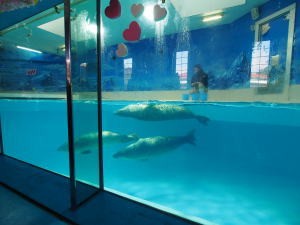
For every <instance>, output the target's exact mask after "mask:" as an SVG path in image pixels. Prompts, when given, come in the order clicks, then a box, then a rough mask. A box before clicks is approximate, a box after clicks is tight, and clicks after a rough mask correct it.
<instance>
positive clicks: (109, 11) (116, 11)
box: [105, 0, 121, 19]
mask: <svg viewBox="0 0 300 225" xmlns="http://www.w3.org/2000/svg"><path fill="white" fill-rule="evenodd" d="M105 15H106V16H107V17H108V18H110V19H115V18H118V17H119V16H120V15H121V4H120V2H119V0H110V2H109V6H107V7H106V8H105Z"/></svg>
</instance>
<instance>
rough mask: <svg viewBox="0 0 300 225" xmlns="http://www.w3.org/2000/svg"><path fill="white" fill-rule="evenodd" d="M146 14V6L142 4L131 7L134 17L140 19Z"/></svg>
mask: <svg viewBox="0 0 300 225" xmlns="http://www.w3.org/2000/svg"><path fill="white" fill-rule="evenodd" d="M143 12H144V6H143V5H142V4H133V5H132V6H131V13H132V15H133V16H134V17H139V16H140V15H142V14H143Z"/></svg>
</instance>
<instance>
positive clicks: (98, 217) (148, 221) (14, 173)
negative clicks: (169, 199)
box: [0, 155, 199, 225]
mask: <svg viewBox="0 0 300 225" xmlns="http://www.w3.org/2000/svg"><path fill="white" fill-rule="evenodd" d="M0 171H1V172H0V184H5V185H4V186H3V185H2V186H1V188H0V224H3V225H4V224H5V225H18V224H22V225H27V224H28V225H29V224H30V225H35V224H37V225H40V224H43V225H62V224H80V225H196V224H198V223H196V222H193V221H190V220H186V219H184V218H181V217H178V216H175V215H172V214H169V213H165V212H163V211H160V210H157V209H155V208H152V207H149V206H146V205H143V204H140V203H137V202H134V201H132V200H128V199H126V198H123V197H120V196H118V195H115V194H112V193H110V192H107V191H101V192H95V188H94V187H91V186H88V185H84V184H78V185H77V188H78V189H79V192H78V193H77V194H78V199H79V200H80V199H81V200H82V199H84V198H86V197H88V196H93V197H92V198H90V199H89V200H88V201H86V202H84V203H83V204H82V205H81V206H80V207H78V208H77V209H76V210H71V209H70V207H69V205H70V204H69V203H70V202H69V197H70V192H69V191H70V189H69V179H68V178H66V177H63V176H60V175H58V174H54V173H51V172H48V171H46V170H43V169H40V168H37V167H34V166H32V165H29V164H26V163H24V162H21V161H18V160H15V159H13V158H10V157H7V156H4V155H0ZM6 187H9V188H10V189H7V188H6ZM12 190H14V191H12ZM16 193H18V194H21V195H23V196H26V199H24V198H23V197H20V196H19V195H18V194H16ZM29 200H30V201H29ZM35 203H38V204H40V205H42V206H43V209H42V208H41V207H38V206H37V205H35ZM56 216H57V217H56ZM59 218H60V219H61V220H63V221H67V223H66V222H62V221H61V220H60V219H59ZM198 225H199V224H198Z"/></svg>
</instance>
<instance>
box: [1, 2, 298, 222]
mask: <svg viewBox="0 0 300 225" xmlns="http://www.w3.org/2000/svg"><path fill="white" fill-rule="evenodd" d="M71 3H72V4H71V16H70V26H71V75H72V76H71V83H72V95H71V97H72V104H71V106H72V108H73V111H72V112H73V118H71V117H69V118H68V119H69V120H71V119H73V124H72V125H73V130H72V132H73V133H74V150H75V178H76V181H77V184H78V183H82V182H84V183H88V184H92V185H93V186H96V187H98V186H99V185H100V186H101V184H99V180H100V179H99V177H100V174H101V173H102V172H104V186H105V189H106V190H107V191H111V192H114V193H117V194H120V195H123V196H126V197H129V198H132V199H134V200H136V201H140V202H143V203H145V204H149V205H152V206H154V207H158V208H160V209H163V210H167V211H170V212H172V213H174V214H177V215H180V216H183V217H185V218H188V219H191V220H195V221H198V222H200V223H202V224H222V225H227V224H230V225H244V224H245V225H246V224H247V225H248V224H256V225H264V224H291V225H292V224H299V223H300V221H299V217H298V215H299V213H300V212H299V208H300V207H299V202H300V196H299V191H298V190H299V187H300V183H299V180H300V179H299V178H300V172H299V166H298V162H299V160H300V154H299V151H297V149H298V147H297V146H298V142H297V140H298V134H297V133H298V130H299V128H300V104H299V102H300V98H299V96H300V71H299V68H300V55H299V49H300V48H299V45H300V43H299V38H298V36H299V30H300V21H299V18H300V17H299V16H298V15H299V4H296V3H298V2H297V1H296V0H269V1H268V0H255V1H248V0H231V1H214V0H210V1H179V0H170V1H152V0H144V1H141V2H135V1H131V0H130V1H119V0H104V1H101V9H100V13H101V21H97V17H96V11H97V5H96V1H93V0H88V1H84V0H78V1H72V2H71ZM47 12H49V13H47ZM50 12H51V13H50ZM44 13H45V14H44ZM44 13H42V14H41V15H43V16H41V15H37V16H36V17H34V18H35V19H34V20H33V21H32V22H26V21H25V22H24V24H25V25H24V26H20V27H15V28H14V29H12V30H10V29H9V30H5V32H4V31H1V32H2V33H1V37H0V40H1V43H2V44H1V45H0V48H1V51H0V57H1V60H2V61H3V62H5V63H3V64H1V68H0V75H1V76H0V82H1V92H2V93H1V95H2V96H8V94H9V96H10V98H9V99H7V98H6V99H5V100H3V99H1V101H0V106H1V107H0V109H1V122H2V130H3V143H4V153H5V154H7V155H10V156H13V157H15V158H18V159H21V160H23V161H26V162H29V163H32V164H34V165H37V166H40V167H43V168H46V169H49V170H52V171H55V172H58V173H61V174H64V175H67V176H68V175H69V174H68V171H69V167H68V160H69V158H68V142H67V139H68V132H67V112H66V100H65V98H66V96H65V64H64V60H65V57H64V54H65V52H64V51H65V49H66V46H64V30H63V27H64V25H63V22H64V18H63V16H64V15H63V10H62V6H58V7H56V8H54V9H51V10H49V11H45V12H44ZM97 24H101V27H100V28H99V27H97ZM97 28H98V30H99V29H100V30H101V36H98V37H97V35H96V34H97ZM97 39H101V46H102V48H101V49H100V52H98V46H97ZM17 46H21V47H29V48H32V49H34V50H38V51H40V52H41V53H39V52H32V53H29V52H27V50H24V49H22V48H21V49H20V48H17ZM99 54H101V58H102V60H101V63H100V64H98V60H97V58H98V56H99ZM2 61H1V62H2ZM98 72H101V74H102V77H101V81H102V82H101V84H98V83H97V82H98V79H97V73H98ZM98 86H101V88H102V92H101V93H97V90H98ZM98 94H101V96H102V99H101V101H102V102H101V106H100V107H99V105H98V104H99V103H100V102H99V101H98ZM20 96H21V97H30V98H32V96H38V97H39V98H38V99H34V100H32V99H31V100H27V99H26V100H24V99H22V100H20V99H18V100H16V99H14V97H20ZM42 97H43V98H46V97H47V100H45V99H43V100H42V99H41V98H42ZM49 97H51V98H55V100H50V99H48V98H49ZM58 97H59V98H63V100H58V99H57V98H58ZM101 107H102V112H101V113H102V115H99V117H101V116H102V121H98V115H97V113H98V108H101ZM101 123H102V134H101V135H102V140H103V143H102V146H99V145H98V143H99V142H98V139H99V137H101V136H99V134H98V124H101ZM99 147H100V148H99ZM101 147H103V164H104V171H100V169H101V168H100V166H99V160H98V159H99V154H98V153H99V149H101ZM100 163H101V162H100ZM100 165H101V164H100ZM78 192H80V189H79V190H78Z"/></svg>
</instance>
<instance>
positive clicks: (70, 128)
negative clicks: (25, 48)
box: [64, 0, 76, 209]
mask: <svg viewBox="0 0 300 225" xmlns="http://www.w3.org/2000/svg"><path fill="white" fill-rule="evenodd" d="M70 1H71V0H64V14H65V16H64V22H65V49H66V53H65V56H66V94H67V112H68V143H69V169H70V200H71V209H74V208H75V207H76V177H75V152H74V130H73V105H72V104H73V102H72V73H71V19H70V16H71V15H70V13H71V2H70Z"/></svg>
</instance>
